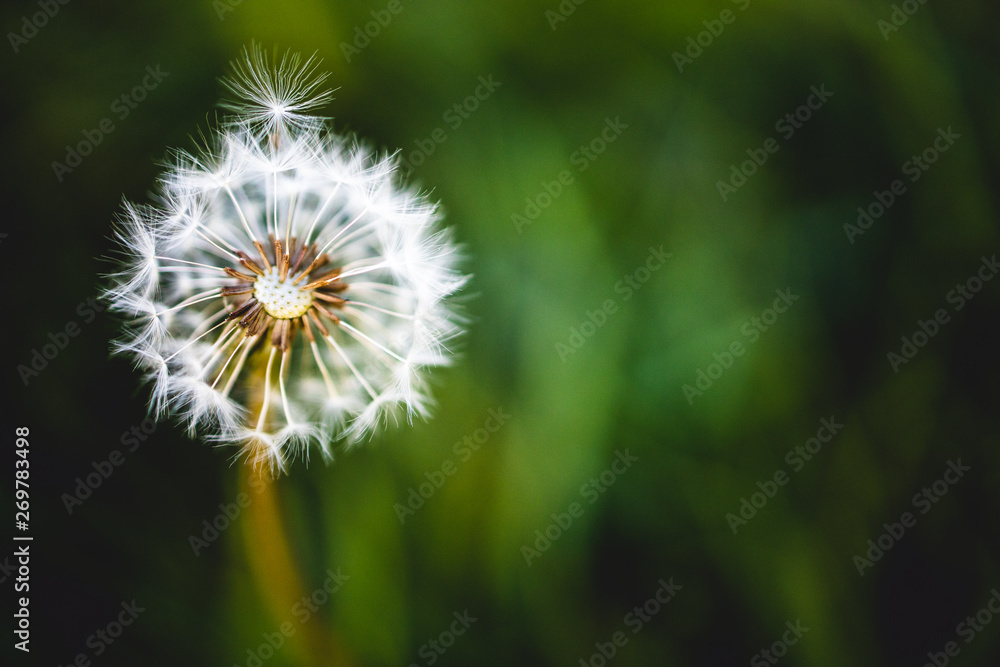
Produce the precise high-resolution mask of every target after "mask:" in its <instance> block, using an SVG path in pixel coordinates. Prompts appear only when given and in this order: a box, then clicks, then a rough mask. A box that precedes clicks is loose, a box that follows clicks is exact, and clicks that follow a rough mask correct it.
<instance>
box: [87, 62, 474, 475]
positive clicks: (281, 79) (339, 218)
mask: <svg viewBox="0 0 1000 667" xmlns="http://www.w3.org/2000/svg"><path fill="white" fill-rule="evenodd" d="M318 65H319V61H318V60H317V59H316V58H315V57H312V58H305V59H303V58H301V57H300V56H298V55H295V54H290V53H286V54H284V55H282V56H277V55H274V56H272V55H268V54H265V53H264V52H263V51H262V50H261V49H260V48H259V47H256V46H251V47H250V48H248V49H246V50H245V52H244V54H243V57H242V58H241V59H240V60H239V61H237V62H236V63H234V65H233V68H232V72H231V74H230V76H229V77H228V78H227V79H225V81H224V82H225V85H226V87H227V89H228V90H229V91H230V93H231V94H232V95H233V98H232V99H229V100H227V101H226V102H225V103H224V105H223V106H224V108H225V109H227V110H228V112H230V115H228V116H225V117H223V118H222V119H221V120H220V122H219V123H218V125H217V127H216V128H215V129H212V130H210V131H209V132H207V133H204V134H203V136H202V139H201V141H200V142H199V145H198V147H197V149H196V150H192V151H174V152H173V153H172V158H171V162H170V164H169V166H168V169H167V171H166V173H164V174H163V175H162V177H161V179H160V180H161V192H160V195H159V204H158V206H155V207H150V206H137V205H134V204H131V203H128V202H126V203H125V205H124V207H123V213H122V215H121V217H120V219H119V221H118V223H117V225H116V228H115V238H116V241H117V243H118V245H119V248H120V254H121V255H122V261H121V269H120V270H119V271H118V272H117V273H115V274H113V275H112V276H111V284H110V286H109V287H108V288H107V290H106V292H105V294H104V297H105V299H106V301H107V302H108V303H109V305H110V307H111V308H112V309H113V310H114V311H116V312H118V313H120V314H121V315H122V316H123V318H124V319H125V320H126V323H125V326H124V333H123V335H122V336H121V338H119V339H118V340H117V341H115V342H114V343H113V349H114V351H115V352H117V353H120V354H124V355H128V356H131V357H132V359H133V362H134V363H135V365H136V367H137V368H138V369H140V370H141V371H143V373H144V379H145V380H146V381H147V382H149V383H150V384H151V385H152V392H151V398H150V409H151V412H152V413H153V414H155V415H156V416H157V417H158V418H159V417H162V416H166V415H172V416H174V417H175V418H176V419H178V420H179V421H180V422H181V423H183V424H184V425H185V426H186V427H187V429H188V431H189V432H190V433H192V434H194V435H198V436H201V437H203V438H204V439H206V440H208V441H210V442H213V443H216V444H227V445H235V446H237V447H239V448H240V449H239V452H240V454H239V457H240V458H242V459H243V460H245V461H247V462H248V463H249V464H252V465H254V466H256V467H261V468H268V469H270V470H271V471H274V472H280V471H284V470H286V469H287V464H288V462H289V461H291V460H294V459H297V458H302V459H306V460H308V458H309V452H310V450H311V448H312V447H314V446H318V447H319V449H320V452H321V454H322V457H323V458H324V459H326V460H329V459H330V458H331V457H332V452H333V445H334V443H336V442H343V443H345V444H347V445H353V444H356V443H359V442H362V441H364V440H366V439H369V438H371V436H372V435H373V434H374V433H375V432H376V431H377V430H378V429H380V428H382V427H384V426H385V425H387V424H390V423H396V422H398V417H399V416H401V415H406V417H407V419H411V418H412V417H413V416H420V417H426V416H427V415H429V413H430V411H431V407H432V406H433V399H432V397H431V395H430V389H429V383H428V382H427V375H428V373H429V371H430V370H431V369H432V368H433V367H435V366H443V365H446V364H448V363H449V361H450V357H451V353H450V349H449V347H450V344H451V341H453V340H454V339H455V338H456V337H457V336H458V335H459V334H460V333H461V331H462V328H463V326H462V325H463V324H464V323H463V321H462V318H461V317H460V316H459V314H458V312H457V310H456V308H455V306H454V305H453V303H452V299H451V297H452V295H454V294H455V293H456V292H458V291H459V290H460V289H461V288H462V286H463V285H464V283H465V281H466V279H467V277H466V276H465V275H463V274H462V272H461V270H460V268H459V267H460V264H461V257H460V253H459V250H458V247H457V246H456V244H455V243H454V241H453V239H452V235H451V234H450V232H448V231H446V230H442V228H441V227H440V226H439V223H440V219H441V215H440V212H439V210H438V207H437V206H436V205H435V204H434V203H432V202H430V201H428V200H427V197H426V195H424V194H422V193H420V192H418V191H416V190H414V189H412V188H407V187H404V186H402V185H401V184H400V182H399V178H398V168H397V161H396V159H395V157H392V156H386V155H379V154H376V153H374V152H373V151H372V150H371V149H369V148H367V147H366V146H365V145H364V144H362V143H359V142H358V141H356V140H354V139H352V138H347V137H342V136H339V135H336V134H334V133H333V132H332V131H331V130H330V129H329V127H328V125H327V122H326V119H324V118H322V117H319V116H315V115H313V112H315V110H316V109H318V108H319V107H321V106H322V105H324V104H326V103H327V102H329V100H330V99H331V98H330V93H329V91H327V90H325V89H324V88H323V85H324V83H325V79H326V75H325V74H323V73H322V72H320V71H319V70H318Z"/></svg>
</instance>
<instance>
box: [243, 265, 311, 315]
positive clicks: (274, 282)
mask: <svg viewBox="0 0 1000 667" xmlns="http://www.w3.org/2000/svg"><path fill="white" fill-rule="evenodd" d="M292 280H293V278H292V276H288V279H287V280H281V278H280V276H279V275H278V267H276V266H275V267H271V269H270V270H269V271H266V272H265V273H264V275H262V276H259V277H258V278H257V280H256V281H255V282H254V286H253V295H254V297H255V298H256V299H257V301H260V303H261V305H262V306H264V310H265V311H266V312H267V314H268V315H270V316H271V317H274V318H277V319H279V320H294V319H295V318H297V317H302V316H303V315H305V314H306V312H307V311H308V310H309V308H310V307H311V306H312V290H303V289H300V287H301V286H300V285H293V284H292Z"/></svg>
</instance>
